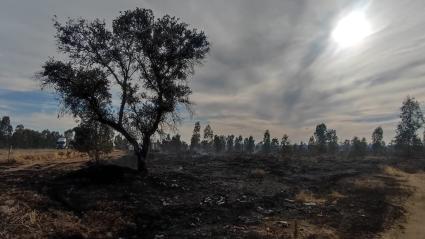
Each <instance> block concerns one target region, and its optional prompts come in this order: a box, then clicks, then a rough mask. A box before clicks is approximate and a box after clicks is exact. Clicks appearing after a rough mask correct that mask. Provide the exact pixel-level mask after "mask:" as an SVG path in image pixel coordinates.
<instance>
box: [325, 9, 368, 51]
mask: <svg viewBox="0 0 425 239" xmlns="http://www.w3.org/2000/svg"><path fill="white" fill-rule="evenodd" d="M371 33H372V31H371V28H370V25H369V22H368V21H367V19H366V16H365V14H364V13H363V12H361V11H357V12H352V13H350V14H349V15H347V16H345V17H344V18H342V19H341V20H340V21H339V22H338V24H337V25H336V27H335V29H334V30H333V32H332V38H333V39H334V40H335V42H336V43H338V45H339V46H340V47H344V48H345V47H350V46H353V45H356V44H358V43H360V42H361V41H363V40H364V39H365V38H366V37H368V36H369V35H370V34H371Z"/></svg>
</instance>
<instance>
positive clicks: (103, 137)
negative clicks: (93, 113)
mask: <svg viewBox="0 0 425 239" xmlns="http://www.w3.org/2000/svg"><path fill="white" fill-rule="evenodd" d="M74 132H75V136H74V142H73V146H74V148H75V149H76V150H78V151H80V152H85V153H87V154H88V155H89V156H90V158H91V159H94V160H95V162H99V161H100V156H101V155H102V154H107V153H110V152H112V149H113V146H114V144H113V137H114V131H113V130H112V129H111V128H110V127H109V126H107V125H104V124H101V123H99V122H97V121H88V122H87V121H83V122H81V123H80V124H79V125H78V126H77V127H75V128H74Z"/></svg>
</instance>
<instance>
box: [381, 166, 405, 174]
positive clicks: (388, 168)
mask: <svg viewBox="0 0 425 239" xmlns="http://www.w3.org/2000/svg"><path fill="white" fill-rule="evenodd" d="M382 171H383V172H384V173H385V174H388V175H390V176H396V177H402V176H404V175H405V173H404V172H403V171H401V170H400V169H397V168H394V167H391V166H384V167H383V168H382Z"/></svg>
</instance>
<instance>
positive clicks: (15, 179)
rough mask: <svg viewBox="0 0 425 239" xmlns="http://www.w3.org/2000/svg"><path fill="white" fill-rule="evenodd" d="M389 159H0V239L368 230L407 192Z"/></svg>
mask: <svg viewBox="0 0 425 239" xmlns="http://www.w3.org/2000/svg"><path fill="white" fill-rule="evenodd" d="M118 161H119V160H118ZM396 162H397V163H396ZM403 162H407V161H403ZM390 165H391V166H397V167H399V168H403V165H409V163H408V162H407V163H404V164H403V163H400V161H390V160H385V159H380V158H368V159H352V160H341V159H335V158H326V157H320V158H314V159H288V158H286V159H283V158H278V157H271V156H257V155H252V156H238V155H235V156H226V157H224V156H217V157H211V156H184V157H182V156H180V157H175V156H169V155H154V157H153V158H152V159H151V160H150V161H149V168H150V174H149V176H148V177H147V178H142V177H140V176H139V175H138V173H137V172H136V171H134V170H132V169H129V168H123V167H119V166H116V165H109V164H108V165H103V166H88V165H87V164H86V163H85V161H77V162H69V163H68V162H66V161H65V162H64V161H61V162H58V163H52V162H49V163H40V164H31V165H29V166H26V167H24V166H22V165H19V164H4V165H0V217H1V218H2V220H0V238H156V239H159V238H311V239H312V238H375V236H376V235H378V234H379V233H380V232H382V231H384V230H385V229H386V228H388V227H389V226H390V225H392V224H393V223H394V222H395V221H396V220H402V219H403V213H404V210H403V208H402V207H401V206H399V205H401V202H402V201H403V200H405V199H406V197H407V196H408V195H409V193H410V190H408V189H406V187H402V186H401V185H402V184H403V181H401V179H400V178H397V177H394V176H393V175H389V174H387V173H385V171H386V170H385V169H386V168H387V167H389V166H390ZM420 167H422V166H418V165H416V166H414V167H410V169H411V170H413V169H418V168H420ZM422 168H423V167H422ZM422 168H421V169H422ZM403 169H405V168H403Z"/></svg>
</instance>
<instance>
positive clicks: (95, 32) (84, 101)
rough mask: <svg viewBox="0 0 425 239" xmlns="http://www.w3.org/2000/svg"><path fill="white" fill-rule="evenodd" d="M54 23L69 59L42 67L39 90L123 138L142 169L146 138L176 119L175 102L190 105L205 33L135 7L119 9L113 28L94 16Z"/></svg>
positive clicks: (204, 49) (205, 46)
mask: <svg viewBox="0 0 425 239" xmlns="http://www.w3.org/2000/svg"><path fill="white" fill-rule="evenodd" d="M54 26H55V28H56V31H57V33H56V39H57V47H58V49H59V51H60V52H62V53H64V54H65V55H66V56H67V60H65V61H61V60H55V59H53V58H52V59H50V60H48V61H47V62H46V63H45V64H44V66H43V70H42V72H40V74H39V75H38V77H37V78H38V79H40V80H41V83H42V86H43V88H44V87H49V88H52V89H53V90H54V91H55V92H56V93H57V94H58V96H59V99H60V102H61V106H62V107H61V110H62V112H63V113H71V114H73V115H74V117H79V118H81V119H83V120H94V121H98V122H100V123H102V124H105V125H108V126H110V127H111V128H113V129H114V130H116V131H118V132H119V133H120V134H121V135H123V136H124V137H125V138H126V139H127V140H128V141H129V143H130V144H131V145H132V146H133V147H134V151H135V154H136V156H137V162H138V169H139V171H141V172H143V173H146V172H147V169H146V166H145V159H146V156H147V153H148V149H149V146H150V138H151V136H152V135H153V134H154V133H155V132H157V130H158V128H162V127H166V126H172V125H173V124H175V123H176V122H177V121H178V120H179V118H180V117H179V114H178V113H179V112H180V111H177V110H176V109H177V108H178V107H179V106H186V107H188V106H189V105H190V101H189V95H190V94H191V89H190V88H189V86H188V79H189V78H190V76H191V75H192V74H193V73H194V67H195V66H196V65H198V64H200V63H201V62H202V60H203V59H204V58H205V56H206V54H207V53H208V51H209V43H208V41H207V37H206V35H205V34H204V33H203V32H201V31H198V30H196V29H190V28H189V26H188V25H187V24H185V23H183V22H180V20H179V19H177V18H175V17H170V16H168V15H166V16H164V17H162V18H159V19H155V18H154V15H153V12H152V11H151V10H147V9H139V8H137V9H135V10H128V11H125V12H122V13H121V15H120V16H119V17H118V18H116V19H115V20H113V22H112V29H108V28H107V26H106V23H105V22H104V21H101V20H99V19H96V20H94V21H91V22H89V21H87V20H84V19H70V20H68V21H67V22H66V23H64V24H62V23H60V22H58V21H57V20H55V23H54ZM116 95H118V97H117V98H116V99H114V97H115V96H116ZM115 102H118V103H115Z"/></svg>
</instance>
